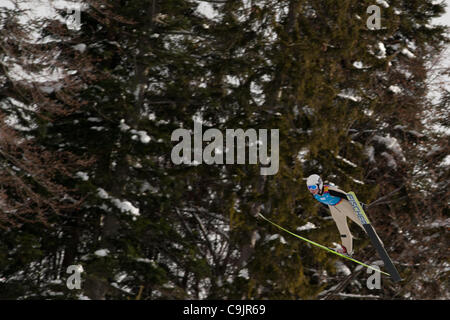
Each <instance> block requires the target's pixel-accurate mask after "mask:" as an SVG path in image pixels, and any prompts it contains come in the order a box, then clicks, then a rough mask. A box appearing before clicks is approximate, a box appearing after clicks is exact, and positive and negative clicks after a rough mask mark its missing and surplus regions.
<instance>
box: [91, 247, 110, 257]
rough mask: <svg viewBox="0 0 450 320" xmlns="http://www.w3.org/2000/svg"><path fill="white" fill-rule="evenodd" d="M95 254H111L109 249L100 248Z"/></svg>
mask: <svg viewBox="0 0 450 320" xmlns="http://www.w3.org/2000/svg"><path fill="white" fill-rule="evenodd" d="M94 254H95V255H96V256H98V257H106V256H107V255H108V254H109V250H108V249H99V250H97V251H95V252H94Z"/></svg>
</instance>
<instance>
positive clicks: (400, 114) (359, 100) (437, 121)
mask: <svg viewBox="0 0 450 320" xmlns="http://www.w3.org/2000/svg"><path fill="white" fill-rule="evenodd" d="M370 5H378V7H379V8H380V12H381V28H380V29H369V28H368V27H367V24H366V22H367V19H368V18H369V16H370V14H369V13H367V11H366V10H367V8H368V7H369V6H370ZM38 8H41V9H45V8H47V9H46V10H47V11H46V12H47V13H45V14H41V15H37V14H32V12H33V10H34V11H36V10H37V9H38ZM68 8H72V9H73V10H68ZM77 10H78V11H77ZM73 12H75V13H77V12H78V13H79V17H78V18H79V21H76V19H75V21H73V18H74V14H73ZM444 12H445V5H444V2H443V1H435V0H433V1H432V0H388V1H383V0H326V1H312V0H109V1H107V0H81V1H80V2H64V1H59V2H57V3H56V2H55V3H53V2H52V1H50V0H49V1H44V0H42V1H34V2H33V1H28V0H8V1H6V4H3V2H2V5H1V6H0V63H1V68H0V122H1V124H0V166H1V170H0V227H1V232H0V299H124V300H126V299H143V300H144V299H152V300H153V299H449V298H450V288H449V281H448V280H449V271H450V269H449V263H450V262H449V242H450V241H449V236H448V234H449V233H448V231H449V226H450V217H449V199H450V197H449V194H450V193H449V190H448V188H449V180H450V175H449V174H450V170H449V168H450V150H449V148H450V147H449V133H450V131H449V129H450V123H449V119H450V115H449V110H450V92H449V91H448V87H445V83H444V84H442V83H440V84H439V85H437V86H436V83H439V81H436V79H440V77H445V75H449V74H450V73H449V68H448V67H449V66H446V67H444V68H442V67H437V66H438V65H439V63H438V62H439V59H442V58H443V52H444V49H445V48H446V46H447V45H448V43H449V38H448V29H446V28H445V27H443V26H438V25H433V24H432V23H431V20H432V19H434V18H436V17H439V16H440V15H442V14H443V13H444ZM75 17H76V14H75ZM69 18H70V19H72V20H71V21H72V22H73V23H72V24H69V23H68V20H69ZM77 22H79V23H78V24H77ZM442 79H445V78H442ZM432 86H433V88H432ZM432 90H434V92H438V94H437V96H435V97H434V98H431V97H430V92H431V91H432ZM436 97H437V98H436ZM199 119H200V120H199ZM194 120H196V121H201V122H202V126H203V130H204V131H205V130H206V129H209V128H215V129H218V130H220V131H221V132H223V133H225V130H226V129H238V128H241V129H243V130H247V129H279V135H280V137H279V141H280V146H279V171H278V173H277V174H275V175H261V174H260V165H258V164H256V165H255V164H234V165H232V164H226V165H219V164H213V165H207V164H204V163H203V164H199V165H194V164H193V165H186V164H183V165H175V164H174V163H173V162H172V161H171V157H170V155H171V150H172V148H173V147H174V145H175V144H176V143H175V142H173V141H171V134H172V132H173V131H174V130H176V129H178V128H187V129H193V127H194ZM205 145H206V143H204V144H203V146H205ZM246 163H248V162H246ZM312 173H318V174H320V175H321V176H322V178H323V179H324V180H325V182H326V183H334V184H335V185H337V186H338V187H339V188H340V189H343V190H345V191H354V192H355V193H356V194H357V195H358V198H359V199H360V201H362V202H365V203H371V202H373V201H376V200H378V201H377V202H376V203H374V205H373V206H371V207H370V209H369V210H368V212H367V213H368V216H369V217H370V219H371V221H372V223H373V225H374V227H375V229H376V230H377V232H378V234H379V235H380V237H381V238H382V239H383V242H384V244H385V246H386V249H387V251H388V252H389V254H390V256H391V258H392V259H393V261H394V263H395V264H396V266H397V268H398V270H399V272H400V274H401V276H402V278H403V279H404V280H403V281H402V282H400V283H393V282H392V281H391V280H389V279H388V278H386V277H383V278H382V284H381V289H374V290H369V289H368V288H367V287H366V280H367V278H368V277H369V274H368V273H366V269H364V268H363V269H358V268H357V265H356V264H354V263H352V262H350V261H346V260H343V259H341V258H339V257H337V256H334V255H332V254H330V253H328V252H326V251H323V250H320V249H318V248H315V247H312V246H310V245H308V244H306V243H305V242H302V241H300V240H299V239H296V238H294V237H292V236H290V235H288V234H287V233H283V234H282V233H281V231H280V230H278V229H276V228H274V227H273V226H272V225H270V224H268V223H267V222H265V221H263V220H261V219H257V218H256V217H257V215H258V213H262V214H264V215H265V216H266V217H268V218H269V219H271V220H273V221H275V222H276V223H278V224H280V225H282V226H283V227H285V228H287V229H289V230H291V231H293V232H296V233H299V234H301V235H302V236H304V237H306V238H308V239H312V240H314V241H316V242H318V243H321V244H323V245H327V246H333V243H334V242H336V243H338V242H339V233H338V230H337V228H336V226H335V224H334V222H333V220H332V219H331V217H330V214H329V211H328V209H327V208H325V207H323V206H322V205H320V204H319V203H318V202H317V201H315V200H314V199H313V198H312V197H311V195H310V194H309V192H308V190H307V188H306V186H305V178H306V177H307V176H308V175H310V174H312ZM351 228H352V232H353V234H354V235H355V236H356V237H357V238H356V240H355V241H354V245H355V258H357V259H359V260H362V261H364V262H366V263H373V262H375V261H376V260H379V258H378V257H377V256H376V252H375V250H374V249H373V248H372V247H371V245H370V242H369V240H368V238H367V236H366V235H365V234H364V232H363V231H361V230H360V229H359V228H358V227H357V226H356V225H354V224H353V225H351ZM71 265H80V266H81V267H80V268H82V270H83V272H82V273H81V279H82V283H81V289H73V290H70V289H68V287H67V285H66V280H67V279H68V277H69V276H70V274H68V273H67V272H66V270H67V268H68V267H69V266H71Z"/></svg>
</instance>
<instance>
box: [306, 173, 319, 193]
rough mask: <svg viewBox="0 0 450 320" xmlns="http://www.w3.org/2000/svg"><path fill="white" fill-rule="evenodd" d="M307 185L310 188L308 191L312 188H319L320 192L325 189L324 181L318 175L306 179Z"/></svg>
mask: <svg viewBox="0 0 450 320" xmlns="http://www.w3.org/2000/svg"><path fill="white" fill-rule="evenodd" d="M306 185H307V186H308V189H310V187H311V189H314V187H317V188H319V192H320V191H321V190H322V188H323V181H322V179H321V178H320V176H319V175H318V174H312V175H310V176H309V177H308V179H306Z"/></svg>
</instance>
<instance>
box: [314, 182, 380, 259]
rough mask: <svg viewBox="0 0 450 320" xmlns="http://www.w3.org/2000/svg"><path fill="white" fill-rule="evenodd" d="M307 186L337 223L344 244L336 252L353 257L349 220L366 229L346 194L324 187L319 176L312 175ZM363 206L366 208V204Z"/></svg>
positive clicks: (332, 187)
mask: <svg viewBox="0 0 450 320" xmlns="http://www.w3.org/2000/svg"><path fill="white" fill-rule="evenodd" d="M306 185H307V186H308V190H309V191H310V192H311V194H312V195H313V196H314V198H315V199H316V200H317V201H319V202H321V203H323V204H325V205H328V207H329V208H330V212H331V217H332V218H333V220H334V222H335V223H336V226H337V228H338V230H339V233H340V235H341V242H342V245H341V248H338V249H336V251H337V252H339V253H342V254H346V255H349V256H351V255H352V254H353V236H352V234H351V232H350V229H349V227H348V224H347V218H350V219H351V220H352V221H354V222H355V223H356V224H357V225H359V226H360V227H361V229H363V230H364V231H365V229H364V227H363V225H362V223H361V221H360V220H359V218H358V216H357V215H356V213H355V211H354V210H353V207H352V205H351V204H350V202H349V201H348V200H347V195H346V193H345V192H344V191H342V190H340V189H338V188H336V187H334V186H330V185H324V184H323V182H322V179H321V178H320V176H319V175H317V174H313V175H310V176H309V177H308V179H307V180H306ZM362 205H363V207H365V205H364V204H362ZM380 241H381V240H380ZM381 243H382V242H381Z"/></svg>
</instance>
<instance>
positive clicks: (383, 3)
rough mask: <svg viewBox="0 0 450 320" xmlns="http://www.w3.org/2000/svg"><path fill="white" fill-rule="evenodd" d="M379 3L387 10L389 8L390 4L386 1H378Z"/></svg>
mask: <svg viewBox="0 0 450 320" xmlns="http://www.w3.org/2000/svg"><path fill="white" fill-rule="evenodd" d="M377 3H378V4H379V5H382V6H383V7H385V8H389V3H387V2H386V1H385V0H377Z"/></svg>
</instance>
